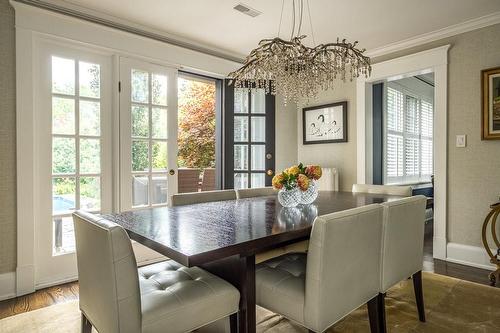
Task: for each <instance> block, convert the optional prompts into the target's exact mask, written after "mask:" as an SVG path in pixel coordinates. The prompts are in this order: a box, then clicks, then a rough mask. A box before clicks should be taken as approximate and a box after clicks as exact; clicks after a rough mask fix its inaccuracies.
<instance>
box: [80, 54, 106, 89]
mask: <svg viewBox="0 0 500 333" xmlns="http://www.w3.org/2000/svg"><path fill="white" fill-rule="evenodd" d="M79 65H80V71H79V72H78V76H79V79H80V96H83V97H92V98H99V97H100V94H101V73H100V72H101V67H100V66H99V65H98V64H91V63H88V62H83V61H80V63H79Z"/></svg>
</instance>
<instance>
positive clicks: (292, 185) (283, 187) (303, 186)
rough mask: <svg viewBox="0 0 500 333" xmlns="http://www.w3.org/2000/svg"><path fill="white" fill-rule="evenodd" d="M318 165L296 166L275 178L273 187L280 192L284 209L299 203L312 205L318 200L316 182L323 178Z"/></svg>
mask: <svg viewBox="0 0 500 333" xmlns="http://www.w3.org/2000/svg"><path fill="white" fill-rule="evenodd" d="M321 174H322V170H321V167H320V166H318V165H307V166H304V165H303V164H302V163H300V164H299V165H294V166H291V167H289V168H288V169H285V170H283V172H281V173H278V174H276V175H275V176H274V177H273V187H274V188H275V189H277V190H279V193H278V199H279V201H280V203H281V204H282V206H284V207H294V206H296V205H298V204H299V203H303V204H310V203H312V202H313V201H314V200H316V198H317V196H318V190H317V186H316V183H315V181H316V180H318V179H320V178H321Z"/></svg>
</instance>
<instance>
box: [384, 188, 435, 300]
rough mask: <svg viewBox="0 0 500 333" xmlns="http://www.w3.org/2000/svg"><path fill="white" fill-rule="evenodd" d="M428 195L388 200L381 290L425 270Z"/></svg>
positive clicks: (385, 210)
mask: <svg viewBox="0 0 500 333" xmlns="http://www.w3.org/2000/svg"><path fill="white" fill-rule="evenodd" d="M426 203H427V199H426V197H424V196H423V195H417V196H414V197H410V198H404V199H401V200H396V201H391V202H385V203H383V204H382V206H383V207H384V223H383V236H382V261H381V270H382V279H381V288H380V291H381V292H385V291H387V289H389V288H390V287H392V286H393V285H395V284H396V283H398V282H399V281H401V280H404V279H407V278H408V277H409V276H412V275H413V274H414V273H416V272H418V271H421V270H422V262H423V252H424V249H423V247H424V229H425V205H426Z"/></svg>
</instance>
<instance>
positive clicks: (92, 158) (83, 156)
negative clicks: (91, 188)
mask: <svg viewBox="0 0 500 333" xmlns="http://www.w3.org/2000/svg"><path fill="white" fill-rule="evenodd" d="M100 143H101V140H100V139H80V173H100V172H101V144H100Z"/></svg>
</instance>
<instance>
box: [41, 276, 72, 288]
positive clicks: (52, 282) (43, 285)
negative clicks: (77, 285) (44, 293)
mask: <svg viewBox="0 0 500 333" xmlns="http://www.w3.org/2000/svg"><path fill="white" fill-rule="evenodd" d="M77 280H78V276H68V277H65V278H62V279H59V280H50V281H41V282H39V283H37V284H36V287H35V289H36V290H40V289H43V288H48V287H53V286H58V285H60V284H64V283H68V282H73V281H77Z"/></svg>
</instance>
